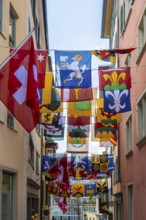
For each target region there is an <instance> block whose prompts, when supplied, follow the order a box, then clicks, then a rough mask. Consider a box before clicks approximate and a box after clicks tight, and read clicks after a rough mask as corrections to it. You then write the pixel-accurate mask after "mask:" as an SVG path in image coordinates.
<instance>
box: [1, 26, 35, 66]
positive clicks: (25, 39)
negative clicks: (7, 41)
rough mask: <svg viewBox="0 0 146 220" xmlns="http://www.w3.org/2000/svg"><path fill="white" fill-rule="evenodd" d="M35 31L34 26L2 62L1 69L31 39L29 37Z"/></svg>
mask: <svg viewBox="0 0 146 220" xmlns="http://www.w3.org/2000/svg"><path fill="white" fill-rule="evenodd" d="M33 31H34V28H33V29H32V31H31V32H30V33H29V34H28V35H27V36H26V37H25V38H24V40H23V41H22V42H21V43H20V44H19V45H18V46H17V47H16V48H15V49H14V50H13V51H12V52H11V53H10V54H9V55H8V56H7V57H6V59H5V60H4V61H3V62H2V63H1V64H0V70H1V69H2V67H3V66H4V65H5V64H6V63H7V62H8V60H9V59H10V58H12V57H13V56H14V55H15V54H16V53H17V51H18V49H19V48H20V47H21V46H22V45H23V44H24V43H25V42H26V41H27V40H28V39H29V37H30V36H31V35H32V33H33Z"/></svg>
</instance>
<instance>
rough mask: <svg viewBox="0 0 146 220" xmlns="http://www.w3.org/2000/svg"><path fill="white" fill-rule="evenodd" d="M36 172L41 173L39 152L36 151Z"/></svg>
mask: <svg viewBox="0 0 146 220" xmlns="http://www.w3.org/2000/svg"><path fill="white" fill-rule="evenodd" d="M36 173H37V174H39V154H38V152H36Z"/></svg>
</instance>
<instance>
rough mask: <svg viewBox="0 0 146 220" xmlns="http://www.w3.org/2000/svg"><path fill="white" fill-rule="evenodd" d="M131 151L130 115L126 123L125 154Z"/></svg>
mask: <svg viewBox="0 0 146 220" xmlns="http://www.w3.org/2000/svg"><path fill="white" fill-rule="evenodd" d="M130 151H132V115H130V116H129V118H128V119H127V121H126V154H128V153H130Z"/></svg>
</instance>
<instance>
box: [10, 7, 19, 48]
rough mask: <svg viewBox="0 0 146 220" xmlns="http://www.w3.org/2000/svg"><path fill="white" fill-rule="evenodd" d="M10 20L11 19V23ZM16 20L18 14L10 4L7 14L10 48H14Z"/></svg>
mask: <svg viewBox="0 0 146 220" xmlns="http://www.w3.org/2000/svg"><path fill="white" fill-rule="evenodd" d="M11 18H12V23H11ZM17 19H18V14H17V13H16V11H15V9H14V7H13V6H12V4H10V12H9V45H10V47H15V46H16V22H17ZM10 24H11V25H10Z"/></svg>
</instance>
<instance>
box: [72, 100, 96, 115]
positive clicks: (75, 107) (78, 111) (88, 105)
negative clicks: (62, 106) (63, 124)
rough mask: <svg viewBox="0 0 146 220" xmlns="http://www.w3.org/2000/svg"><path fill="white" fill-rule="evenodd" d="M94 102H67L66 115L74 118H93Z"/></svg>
mask: <svg viewBox="0 0 146 220" xmlns="http://www.w3.org/2000/svg"><path fill="white" fill-rule="evenodd" d="M93 105H94V101H82V102H69V103H68V115H74V116H85V117H89V116H92V115H94V116H95V108H93Z"/></svg>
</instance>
